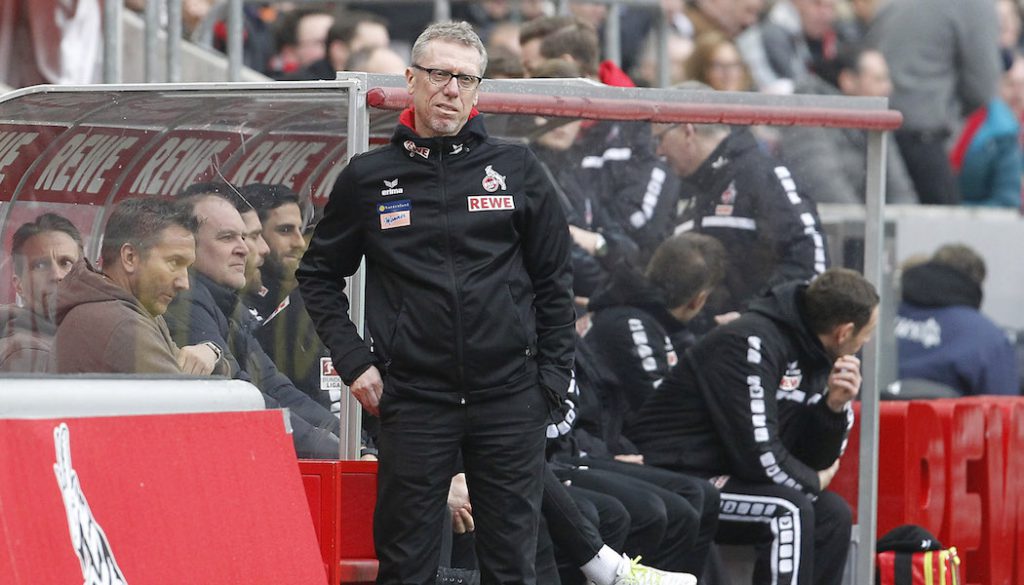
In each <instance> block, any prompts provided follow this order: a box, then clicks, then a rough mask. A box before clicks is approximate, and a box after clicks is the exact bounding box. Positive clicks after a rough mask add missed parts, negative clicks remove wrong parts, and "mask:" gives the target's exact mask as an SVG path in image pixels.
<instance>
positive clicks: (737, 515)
mask: <svg viewBox="0 0 1024 585" xmlns="http://www.w3.org/2000/svg"><path fill="white" fill-rule="evenodd" d="M718 518H719V519H720V520H729V521H732V522H753V523H759V524H769V525H770V526H771V530H772V545H771V567H772V585H778V583H779V574H780V573H789V574H790V577H789V579H788V580H787V581H788V582H789V583H793V584H795V583H797V582H798V580H799V579H798V578H799V573H800V538H801V535H800V509H799V508H797V507H796V505H794V504H793V502H790V501H788V500H785V499H782V498H773V497H771V496H751V495H745V494H732V493H728V492H726V491H723V492H722V500H721V504H720V505H719V513H718Z"/></svg>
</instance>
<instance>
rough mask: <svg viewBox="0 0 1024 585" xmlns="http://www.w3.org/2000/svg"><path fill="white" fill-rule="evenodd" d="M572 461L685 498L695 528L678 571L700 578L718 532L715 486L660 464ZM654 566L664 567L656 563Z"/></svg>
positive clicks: (596, 460)
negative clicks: (690, 508) (691, 540)
mask: <svg viewBox="0 0 1024 585" xmlns="http://www.w3.org/2000/svg"><path fill="white" fill-rule="evenodd" d="M575 462H576V464H577V465H586V466H588V467H590V468H591V469H602V470H605V471H614V472H617V473H620V474H623V475H628V476H629V477H632V478H635V479H638V480H641V481H643V482H646V483H648V484H652V485H655V486H657V487H659V488H661V489H664V490H667V491H669V492H671V493H674V494H677V495H679V496H681V497H682V498H683V499H684V500H686V502H687V503H688V504H690V506H691V507H692V508H693V509H694V510H695V511H696V512H697V515H698V519H697V521H698V524H699V528H698V529H697V538H696V541H695V542H694V544H693V546H692V548H690V550H688V551H686V552H685V553H683V555H682V557H681V562H680V563H679V567H681V568H680V569H679V570H681V571H685V572H687V573H691V574H693V575H696V576H697V578H698V579H699V578H700V577H701V575H702V574H703V573H704V566H705V564H706V563H707V558H708V553H709V552H710V550H711V544H712V542H714V540H715V533H716V532H717V531H718V502H719V497H718V488H716V487H715V486H713V485H711V482H709V481H707V480H706V479H703V478H699V477H694V476H692V475H686V474H684V473H680V472H677V471H670V470H668V469H664V468H661V467H652V466H650V465H637V464H635V463H624V462H622V461H616V460H613V459H593V458H580V459H576V460H575ZM645 558H646V557H645ZM654 566H656V567H659V568H664V567H660V565H654Z"/></svg>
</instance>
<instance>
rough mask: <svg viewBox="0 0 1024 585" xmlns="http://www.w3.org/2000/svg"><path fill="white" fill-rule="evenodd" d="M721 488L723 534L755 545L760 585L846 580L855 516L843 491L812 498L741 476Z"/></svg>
mask: <svg viewBox="0 0 1024 585" xmlns="http://www.w3.org/2000/svg"><path fill="white" fill-rule="evenodd" d="M721 494H722V500H721V512H720V514H719V525H718V536H717V540H718V542H721V543H723V544H752V545H755V547H756V549H757V561H756V563H755V565H754V584H755V585H762V584H767V583H774V584H777V585H810V584H811V583H813V584H814V585H839V584H840V583H842V580H843V568H844V567H845V565H846V557H847V554H848V552H849V550H850V530H851V526H852V518H851V512H850V506H849V505H847V503H846V502H845V501H844V500H843V499H842V498H841V497H839V496H838V495H836V494H834V493H832V492H829V491H825V492H822V493H821V494H819V495H818V498H817V499H816V500H814V501H812V500H811V499H810V498H809V497H807V496H806V495H804V494H803V493H802V492H800V491H798V490H795V489H793V488H789V487H786V486H781V485H775V484H763V483H758V484H755V483H749V482H744V481H741V480H738V479H735V478H730V479H729V480H728V481H727V482H726V484H725V485H724V486H722V489H721Z"/></svg>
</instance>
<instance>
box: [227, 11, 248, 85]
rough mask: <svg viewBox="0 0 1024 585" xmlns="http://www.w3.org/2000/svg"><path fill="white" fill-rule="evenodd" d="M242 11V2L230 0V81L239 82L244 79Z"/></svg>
mask: <svg viewBox="0 0 1024 585" xmlns="http://www.w3.org/2000/svg"><path fill="white" fill-rule="evenodd" d="M242 9H243V7H242V0H228V81H239V80H240V79H241V78H242V51H243V49H244V44H243V43H244V41H245V38H244V34H245V33H244V31H243V27H242V21H243V18H244V17H243V14H242Z"/></svg>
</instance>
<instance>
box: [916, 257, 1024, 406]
mask: <svg viewBox="0 0 1024 585" xmlns="http://www.w3.org/2000/svg"><path fill="white" fill-rule="evenodd" d="M984 280H985V261H984V260H983V259H982V258H981V256H979V255H978V253H977V252H975V251H974V250H972V249H971V248H969V247H968V246H965V245H963V244H947V245H945V246H943V247H941V248H939V249H938V251H936V252H935V255H934V256H932V258H931V260H929V261H928V262H925V263H924V264H919V265H917V266H913V267H911V268H908V269H907V270H906V271H905V272H904V273H903V279H902V282H903V302H902V303H901V304H900V308H899V316H898V317H897V319H896V340H897V350H898V352H899V372H900V378H901V379H911V378H917V379H925V380H931V381H933V382H939V383H941V384H945V385H947V386H950V387H952V388H953V389H955V390H957V391H959V392H960V393H962V394H964V395H965V396H971V395H976V394H1011V395H1016V394H1019V389H1018V377H1017V360H1016V355H1015V353H1014V349H1013V345H1012V344H1011V343H1010V341H1009V338H1008V337H1007V335H1006V333H1005V332H1004V331H1003V330H1002V329H1000V328H999V326H997V325H996V324H995V323H993V322H992V321H991V320H990V319H989V318H988V317H986V316H985V315H982V314H981V312H980V311H979V310H978V309H979V307H981V298H982V289H981V285H982V283H983V282H984Z"/></svg>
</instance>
